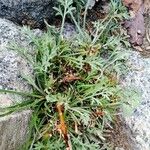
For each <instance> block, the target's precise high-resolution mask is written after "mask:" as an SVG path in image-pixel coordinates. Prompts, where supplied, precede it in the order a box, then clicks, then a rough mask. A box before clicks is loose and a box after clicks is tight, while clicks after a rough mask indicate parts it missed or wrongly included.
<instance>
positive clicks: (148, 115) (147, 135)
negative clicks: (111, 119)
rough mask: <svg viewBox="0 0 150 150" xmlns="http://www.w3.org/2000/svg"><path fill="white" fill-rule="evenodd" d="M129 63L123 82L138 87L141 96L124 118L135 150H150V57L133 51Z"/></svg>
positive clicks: (126, 85) (128, 85)
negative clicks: (137, 103) (135, 105)
mask: <svg viewBox="0 0 150 150" xmlns="http://www.w3.org/2000/svg"><path fill="white" fill-rule="evenodd" d="M128 65H129V66H130V71H129V72H128V74H127V75H126V76H125V78H124V80H122V83H121V84H122V86H124V87H131V88H132V89H133V88H134V89H136V90H137V92H139V93H140V94H141V98H140V103H139V105H138V106H137V107H136V108H135V109H134V110H133V113H132V114H131V115H127V116H123V118H124V120H125V124H126V125H127V126H128V127H129V128H130V130H131V134H130V135H129V136H130V137H131V138H132V139H133V141H134V143H135V145H134V148H133V150H150V130H149V129H150V58H143V57H142V56H141V55H140V53H139V52H135V51H132V52H130V56H129V59H128ZM131 98H132V97H131ZM128 101H129V103H130V100H128Z"/></svg>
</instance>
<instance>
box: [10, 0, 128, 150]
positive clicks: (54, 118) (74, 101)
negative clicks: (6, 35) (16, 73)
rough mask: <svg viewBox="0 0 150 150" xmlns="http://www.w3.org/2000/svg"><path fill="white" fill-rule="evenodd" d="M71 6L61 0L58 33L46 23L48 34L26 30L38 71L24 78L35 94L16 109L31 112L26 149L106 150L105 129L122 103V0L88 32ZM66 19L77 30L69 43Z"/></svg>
mask: <svg viewBox="0 0 150 150" xmlns="http://www.w3.org/2000/svg"><path fill="white" fill-rule="evenodd" d="M72 3H73V2H72V1H71V0H65V1H63V0H59V4H60V5H59V7H58V8H55V10H57V12H58V13H57V15H60V16H61V17H62V26H61V29H60V32H59V31H58V30H57V29H56V28H55V27H51V26H49V25H48V30H47V32H45V33H43V34H42V35H41V36H40V37H35V36H34V35H33V34H32V31H30V30H27V31H28V37H29V38H30V39H31V40H32V44H33V45H34V53H35V55H34V56H31V55H30V54H28V50H25V51H26V52H25V51H24V54H25V55H26V58H27V59H28V58H30V59H29V62H30V63H31V64H32V66H33V69H34V75H33V76H34V78H32V77H25V78H26V80H27V81H28V82H29V84H31V85H32V87H33V94H30V95H28V94H24V95H25V96H28V97H29V98H30V99H29V100H28V101H26V102H24V103H22V104H18V105H16V106H19V108H20V109H22V108H31V109H32V110H33V117H32V128H31V138H30V139H29V141H28V146H26V149H30V150H31V149H35V150H42V149H43V150H44V149H48V150H53V149H54V150H57V149H58V150H59V149H68V150H71V149H81V150H84V149H85V150H88V149H89V150H94V149H95V150H97V149H103V148H104V146H105V144H106V143H105V138H104V136H103V132H104V129H105V127H108V126H110V125H111V123H112V121H113V119H114V116H115V115H116V112H117V109H118V108H119V106H120V104H121V98H122V89H121V88H120V87H119V85H118V77H119V76H120V75H121V73H122V70H121V69H122V67H123V61H124V58H125V57H124V56H125V55H124V52H122V49H123V43H126V41H125V40H124V39H123V38H122V32H121V30H120V25H119V23H118V22H119V21H120V20H122V19H123V18H124V17H125V13H124V8H123V7H122V6H121V3H120V2H116V1H111V8H112V9H111V12H110V14H108V15H107V16H106V18H105V19H104V20H99V21H97V22H95V23H94V27H93V32H92V33H91V34H89V33H88V32H87V31H86V30H85V29H84V28H82V27H80V25H79V24H78V23H77V21H76V19H75V17H74V16H73V11H75V8H74V7H73V6H72ZM67 15H69V16H70V17H71V18H72V20H73V22H74V24H75V25H76V27H77V33H76V34H75V35H74V36H73V37H72V39H70V40H69V39H64V38H63V30H64V22H65V18H66V16H67ZM13 49H16V47H15V46H14V47H13ZM18 94H21V93H19V92H18ZM16 106H13V107H11V110H14V109H15V107H16Z"/></svg>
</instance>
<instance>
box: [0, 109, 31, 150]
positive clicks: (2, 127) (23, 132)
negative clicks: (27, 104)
mask: <svg viewBox="0 0 150 150" xmlns="http://www.w3.org/2000/svg"><path fill="white" fill-rule="evenodd" d="M30 117H31V111H30V110H26V111H22V112H20V113H16V114H13V115H9V116H6V117H1V118H0V150H17V149H18V150H19V149H20V147H21V146H22V144H24V142H25V141H26V139H27V135H28V134H29V130H28V123H29V121H30Z"/></svg>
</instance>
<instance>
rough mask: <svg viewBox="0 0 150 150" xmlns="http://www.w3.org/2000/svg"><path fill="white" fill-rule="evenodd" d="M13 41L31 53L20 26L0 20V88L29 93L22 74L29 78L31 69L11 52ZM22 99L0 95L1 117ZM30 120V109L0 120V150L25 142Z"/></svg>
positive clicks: (16, 146) (18, 55)
mask: <svg viewBox="0 0 150 150" xmlns="http://www.w3.org/2000/svg"><path fill="white" fill-rule="evenodd" d="M14 41H16V42H17V43H18V44H20V45H22V46H24V47H25V48H27V49H29V50H32V47H31V46H30V42H29V41H28V40H27V39H26V37H25V36H24V35H23V34H22V32H21V28H20V27H18V26H16V25H15V24H13V23H12V22H10V21H8V20H5V19H0V89H4V90H14V91H20V92H31V90H32V89H31V87H30V86H29V85H28V83H27V81H26V80H24V79H23V78H22V74H24V75H26V76H32V72H33V70H32V66H31V64H29V63H28V61H27V60H25V59H24V58H23V57H21V55H20V54H19V53H17V52H16V51H14V50H11V48H10V44H11V43H13V42H14ZM24 100H26V98H25V97H22V96H18V95H16V94H8V93H7V92H6V93H0V115H1V114H3V108H5V107H6V106H10V105H12V104H16V103H19V102H22V101H24ZM30 117H31V110H24V111H21V112H18V113H13V114H9V115H7V116H4V117H0V150H16V149H18V148H19V146H21V145H22V144H23V142H25V140H26V138H27V135H28V124H29V120H30Z"/></svg>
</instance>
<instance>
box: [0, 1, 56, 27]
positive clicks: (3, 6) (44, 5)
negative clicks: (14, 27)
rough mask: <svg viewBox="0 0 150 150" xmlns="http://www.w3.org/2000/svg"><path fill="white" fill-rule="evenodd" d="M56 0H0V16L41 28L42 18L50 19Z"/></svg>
mask: <svg viewBox="0 0 150 150" xmlns="http://www.w3.org/2000/svg"><path fill="white" fill-rule="evenodd" d="M56 2H57V1H56V0H0V17H1V18H6V19H9V20H11V21H13V22H16V23H18V24H20V25H30V26H31V27H34V28H42V27H43V25H44V19H46V20H47V21H49V22H50V21H52V20H53V18H54V16H55V12H54V9H53V7H54V6H55V4H56Z"/></svg>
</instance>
